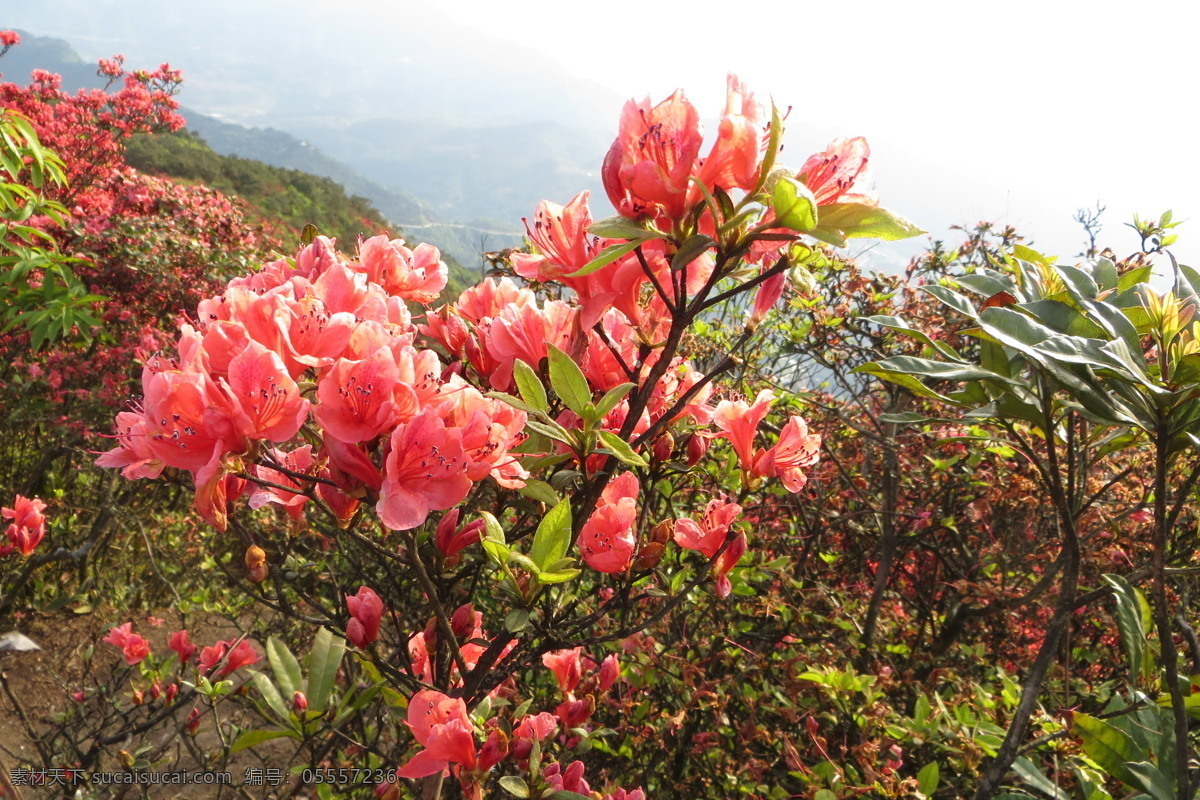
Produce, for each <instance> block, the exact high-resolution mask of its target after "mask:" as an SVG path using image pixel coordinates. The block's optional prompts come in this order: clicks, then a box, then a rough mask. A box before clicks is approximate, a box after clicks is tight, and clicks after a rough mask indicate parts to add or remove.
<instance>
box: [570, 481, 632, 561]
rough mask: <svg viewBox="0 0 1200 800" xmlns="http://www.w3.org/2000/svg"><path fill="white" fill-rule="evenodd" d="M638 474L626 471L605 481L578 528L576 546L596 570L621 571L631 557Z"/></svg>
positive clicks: (584, 558)
mask: <svg viewBox="0 0 1200 800" xmlns="http://www.w3.org/2000/svg"><path fill="white" fill-rule="evenodd" d="M639 489H640V486H639V484H638V479H637V476H636V475H634V474H633V473H632V472H625V473H622V474H621V475H619V476H618V477H616V478H613V479H612V480H611V481H609V482H608V485H607V486H605V487H604V492H603V493H602V494H601V495H600V502H599V503H597V504H596V509H595V510H594V511H593V512H592V515H591V517H589V518H588V521H587V522H585V523H584V525H583V529H582V530H581V531H580V532H579V550H580V552H581V553H582V554H583V560H584V561H586V562H587V564H588V566H589V567H591V568H592V569H594V570H597V571H599V572H609V573H612V572H624V571H625V570H627V569H629V564H630V562H632V561H633V551H634V547H635V546H636V544H637V542H636V540H635V539H634V535H633V526H634V523H635V522H636V521H637V495H638V491H639Z"/></svg>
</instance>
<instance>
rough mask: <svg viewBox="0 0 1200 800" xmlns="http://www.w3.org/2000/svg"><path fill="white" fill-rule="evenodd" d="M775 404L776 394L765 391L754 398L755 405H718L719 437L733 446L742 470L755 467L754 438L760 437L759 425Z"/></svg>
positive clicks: (726, 402)
mask: <svg viewBox="0 0 1200 800" xmlns="http://www.w3.org/2000/svg"><path fill="white" fill-rule="evenodd" d="M774 402H775V393H774V392H772V391H771V390H770V389H763V390H762V391H761V392H759V393H758V397H756V398H754V404H753V405H747V404H746V401H745V400H722V401H721V402H720V403H718V404H717V410H716V413H715V414H714V415H713V424H715V425H716V426H717V429H718V430H720V433H719V434H717V435H718V436H724V437H725V438H727V439H728V440H729V443H730V444H732V445H733V449H734V451H735V452H737V454H738V459H739V460H740V461H741V464H742V469H745V470H749V469H751V468H752V467H753V466H754V457H755V451H754V437H755V436H757V435H758V425H759V423H761V422H762V421H763V417H765V416H766V415H767V411H768V410H770V408H771V404H772V403H774Z"/></svg>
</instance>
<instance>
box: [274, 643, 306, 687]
mask: <svg viewBox="0 0 1200 800" xmlns="http://www.w3.org/2000/svg"><path fill="white" fill-rule="evenodd" d="M267 660H268V661H269V662H270V663H271V672H272V673H273V674H274V675H275V680H276V681H277V682H278V683H279V688H280V689H282V690H283V696H284V697H289V698H290V697H291V696H292V693H293V692H296V691H298V690H299V689H300V687H301V686H303V685H304V677H303V676H302V675H301V674H300V662H299V661H297V660H296V657H295V656H294V655H292V651H291V650H288V648H287V645H285V644H284V643H283V641H282V640H281V639H279V638H278V637H276V636H271V637H269V638H268V639H267Z"/></svg>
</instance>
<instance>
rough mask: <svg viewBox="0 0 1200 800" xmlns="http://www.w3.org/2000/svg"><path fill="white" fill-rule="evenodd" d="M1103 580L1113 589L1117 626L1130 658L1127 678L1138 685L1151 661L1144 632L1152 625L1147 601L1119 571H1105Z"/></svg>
mask: <svg viewBox="0 0 1200 800" xmlns="http://www.w3.org/2000/svg"><path fill="white" fill-rule="evenodd" d="M1102 577H1103V579H1104V582H1105V583H1107V584H1108V585H1109V586H1110V587H1112V590H1113V598H1114V599H1115V600H1116V604H1117V630H1118V631H1119V632H1120V634H1121V644H1122V645H1123V646H1124V647H1125V655H1126V658H1128V660H1129V680H1130V682H1131V683H1132V684H1133V685H1135V686H1136V685H1137V684H1138V681H1139V679H1141V678H1148V677H1149V673H1150V669H1151V668H1152V667H1151V664H1150V660H1149V658H1148V657H1147V656H1148V655H1149V653H1148V651H1147V649H1146V648H1147V639H1148V637H1147V633H1148V631H1150V629H1151V628H1152V625H1153V624H1152V622H1151V612H1150V604H1149V603H1147V602H1146V598H1145V597H1144V596H1143V595H1142V593H1141V592H1140V591H1138V589H1137V587H1135V586H1133V584H1131V583H1130V582H1129V581H1127V580H1126V579H1125V578H1123V577H1122V576H1120V575H1104V576H1102Z"/></svg>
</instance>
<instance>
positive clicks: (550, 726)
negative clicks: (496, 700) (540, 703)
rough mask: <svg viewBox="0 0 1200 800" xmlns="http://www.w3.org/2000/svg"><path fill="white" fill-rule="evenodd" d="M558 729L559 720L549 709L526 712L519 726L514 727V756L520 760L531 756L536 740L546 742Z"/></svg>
mask: <svg viewBox="0 0 1200 800" xmlns="http://www.w3.org/2000/svg"><path fill="white" fill-rule="evenodd" d="M556 730H558V720H557V719H555V718H554V715H553V714H551V713H550V712H549V711H543V712H541V713H540V714H526V715H525V716H524V717H522V718H521V721H520V722H519V723H517V727H515V728H513V741H512V747H511V752H512V755H513V757H514V758H516V759H517V760H518V761H524V760H525V759H527V758H529V753H530V752H531V751H532V750H533V742H534V740H535V739H536V740H537V741H539V742H544V741H545V740H546V739H548V738H549V737H551V736H553V735H554V732H555V731H556Z"/></svg>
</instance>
